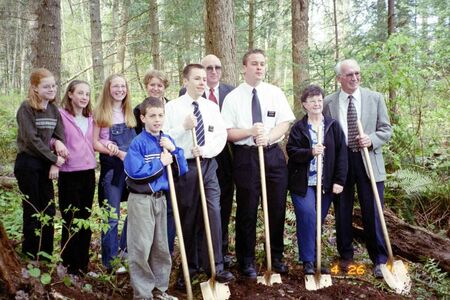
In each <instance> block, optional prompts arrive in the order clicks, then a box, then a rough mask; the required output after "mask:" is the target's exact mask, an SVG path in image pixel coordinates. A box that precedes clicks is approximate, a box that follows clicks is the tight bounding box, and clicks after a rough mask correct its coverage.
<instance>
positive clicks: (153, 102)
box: [139, 97, 164, 116]
mask: <svg viewBox="0 0 450 300" xmlns="http://www.w3.org/2000/svg"><path fill="white" fill-rule="evenodd" d="M152 107H159V108H162V109H164V103H163V102H162V101H161V100H160V99H158V98H156V97H147V98H145V99H144V101H142V103H141V104H140V105H139V112H140V113H141V115H143V116H145V113H146V112H147V108H152Z"/></svg>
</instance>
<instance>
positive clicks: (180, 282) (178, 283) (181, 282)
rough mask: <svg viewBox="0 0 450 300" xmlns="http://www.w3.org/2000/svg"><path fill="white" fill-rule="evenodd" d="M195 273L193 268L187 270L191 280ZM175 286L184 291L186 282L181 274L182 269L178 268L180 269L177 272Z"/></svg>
mask: <svg viewBox="0 0 450 300" xmlns="http://www.w3.org/2000/svg"><path fill="white" fill-rule="evenodd" d="M195 275H197V271H195V270H193V269H192V270H191V269H190V270H189V277H190V278H191V282H192V280H193V277H194V276H195ZM175 288H176V289H177V290H179V291H184V292H185V291H186V283H185V282H184V275H183V271H182V270H181V269H180V271H179V272H178V277H177V281H176V283H175Z"/></svg>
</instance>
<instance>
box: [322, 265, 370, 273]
mask: <svg viewBox="0 0 450 300" xmlns="http://www.w3.org/2000/svg"><path fill="white" fill-rule="evenodd" d="M330 272H331V275H348V276H363V275H364V274H366V272H367V266H366V265H364V264H351V265H349V266H348V267H347V272H343V270H342V269H341V268H340V267H339V264H337V263H335V264H333V265H331V269H330Z"/></svg>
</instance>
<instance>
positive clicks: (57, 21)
mask: <svg viewBox="0 0 450 300" xmlns="http://www.w3.org/2000/svg"><path fill="white" fill-rule="evenodd" d="M31 3H32V4H31V5H33V10H32V11H33V20H35V22H34V24H33V25H34V26H33V32H32V34H31V39H32V40H31V53H32V54H31V65H32V66H33V68H41V67H44V68H47V69H48V70H49V71H50V72H52V73H53V75H55V78H56V80H57V82H59V80H60V79H61V3H60V0H40V1H35V2H34V1H31ZM59 90H60V89H59Z"/></svg>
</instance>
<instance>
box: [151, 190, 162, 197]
mask: <svg viewBox="0 0 450 300" xmlns="http://www.w3.org/2000/svg"><path fill="white" fill-rule="evenodd" d="M151 195H152V196H153V197H155V198H161V197H162V196H164V192H163V191H159V192H156V193H153V194H151Z"/></svg>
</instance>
